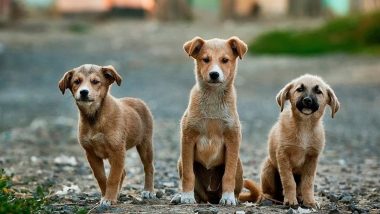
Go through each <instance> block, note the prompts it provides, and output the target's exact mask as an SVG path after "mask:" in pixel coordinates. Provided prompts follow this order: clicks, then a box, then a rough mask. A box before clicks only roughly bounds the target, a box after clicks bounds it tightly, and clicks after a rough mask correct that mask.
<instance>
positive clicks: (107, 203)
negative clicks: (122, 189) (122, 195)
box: [99, 197, 112, 208]
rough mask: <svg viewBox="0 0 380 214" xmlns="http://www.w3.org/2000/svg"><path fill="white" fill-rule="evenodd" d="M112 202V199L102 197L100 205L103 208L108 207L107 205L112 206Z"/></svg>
mask: <svg viewBox="0 0 380 214" xmlns="http://www.w3.org/2000/svg"><path fill="white" fill-rule="evenodd" d="M111 204H112V201H111V200H108V199H105V198H103V197H102V199H100V204H99V206H100V207H102V208H107V207H110V206H111Z"/></svg>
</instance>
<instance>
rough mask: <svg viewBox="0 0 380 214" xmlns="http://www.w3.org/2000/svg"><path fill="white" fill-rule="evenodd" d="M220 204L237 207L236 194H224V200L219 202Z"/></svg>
mask: <svg viewBox="0 0 380 214" xmlns="http://www.w3.org/2000/svg"><path fill="white" fill-rule="evenodd" d="M219 204H221V205H232V206H236V198H235V194H234V193H233V192H225V193H223V195H222V198H221V199H220V201H219Z"/></svg>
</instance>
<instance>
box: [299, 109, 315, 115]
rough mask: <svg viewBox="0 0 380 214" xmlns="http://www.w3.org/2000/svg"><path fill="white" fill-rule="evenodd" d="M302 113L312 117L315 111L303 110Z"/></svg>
mask: <svg viewBox="0 0 380 214" xmlns="http://www.w3.org/2000/svg"><path fill="white" fill-rule="evenodd" d="M301 113H302V114H305V115H311V114H313V113H314V111H313V110H312V109H309V108H303V109H302V110H301Z"/></svg>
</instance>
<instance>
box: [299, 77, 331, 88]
mask: <svg viewBox="0 0 380 214" xmlns="http://www.w3.org/2000/svg"><path fill="white" fill-rule="evenodd" d="M295 83H296V84H304V85H305V86H315V85H318V86H321V87H323V86H325V85H326V83H325V82H324V81H323V80H322V79H321V78H320V77H318V76H313V75H309V74H307V75H303V76H301V77H299V78H298V79H296V80H295Z"/></svg>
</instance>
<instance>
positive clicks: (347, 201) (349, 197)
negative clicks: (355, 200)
mask: <svg viewBox="0 0 380 214" xmlns="http://www.w3.org/2000/svg"><path fill="white" fill-rule="evenodd" d="M340 201H341V202H343V203H345V204H349V203H351V201H352V196H350V195H346V196H343V197H342V199H340Z"/></svg>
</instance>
